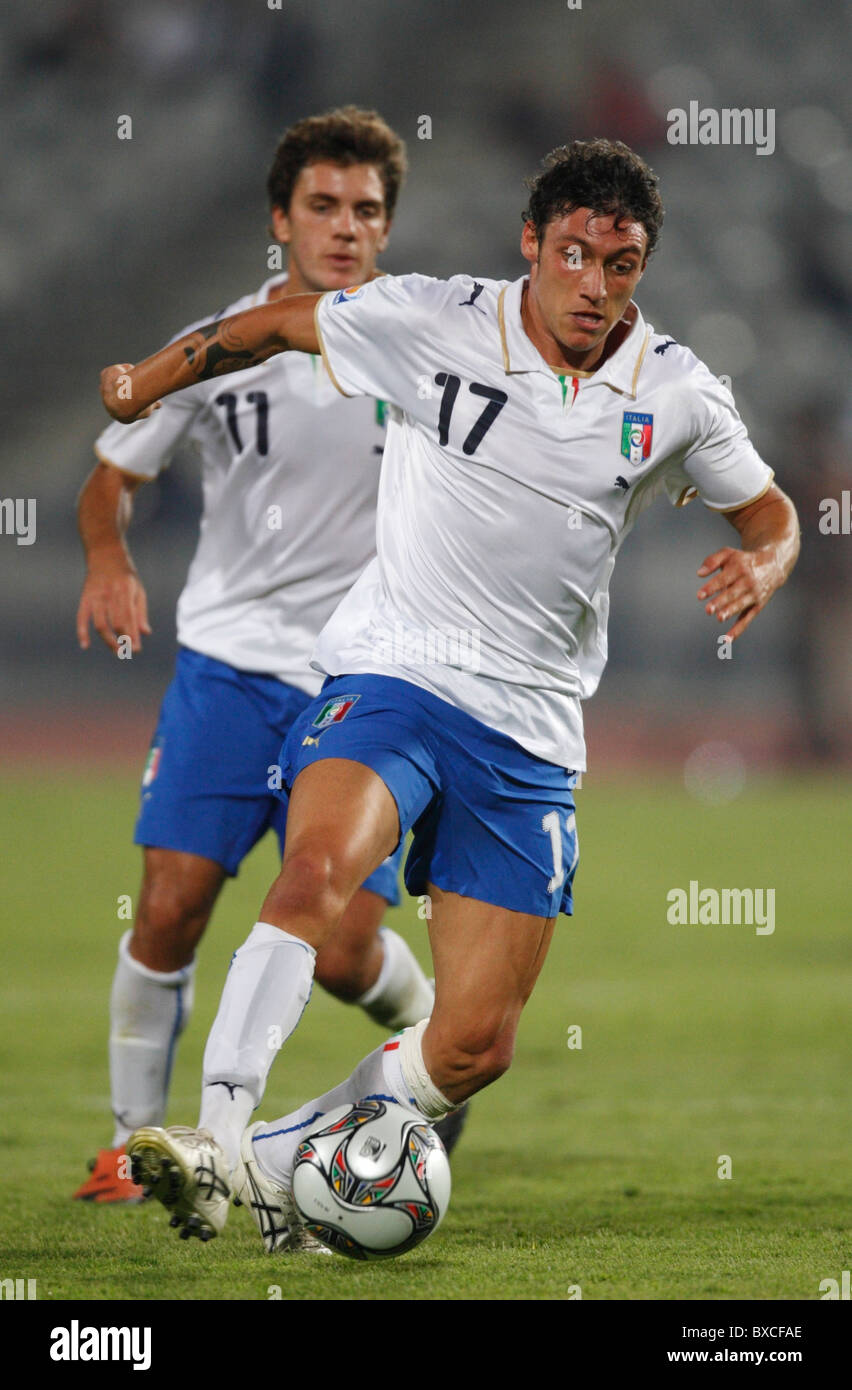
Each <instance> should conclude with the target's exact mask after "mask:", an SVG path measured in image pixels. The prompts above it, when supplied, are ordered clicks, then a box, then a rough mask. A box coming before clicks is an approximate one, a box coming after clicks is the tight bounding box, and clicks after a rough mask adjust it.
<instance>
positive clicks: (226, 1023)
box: [198, 922, 316, 1168]
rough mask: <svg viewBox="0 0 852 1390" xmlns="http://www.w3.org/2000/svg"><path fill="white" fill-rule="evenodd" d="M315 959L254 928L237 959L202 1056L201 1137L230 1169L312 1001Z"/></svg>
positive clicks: (277, 934) (281, 936) (275, 932)
mask: <svg viewBox="0 0 852 1390" xmlns="http://www.w3.org/2000/svg"><path fill="white" fill-rule="evenodd" d="M315 958H316V952H315V951H314V949H313V947H312V946H309V945H308V943H307V942H306V941H301V940H300V939H299V938H298V937H296V936H291V935H290V933H289V932H286V931H281V930H280V929H279V928H278V927H273V926H270V924H269V923H268V922H256V923H255V925H254V927H253V928H252V930H251V932H250V933H249V936H248V939H247V940H246V941H245V943H244V944H243V945H242V946H241V947H240V949H239V950H238V951H235V953H234V956H233V959H232V961H231V968H230V970H229V971H228V977H227V979H226V980H225V988H224V990H223V991H222V999H221V1001H220V1004H219V1012H218V1013H217V1015H216V1019H215V1022H214V1024H213V1027H212V1028H211V1030H210V1036H209V1038H208V1039H207V1046H206V1048H205V1050H204V1072H203V1085H202V1092H201V1114H200V1116H199V1120H198V1127H199V1129H206V1130H209V1131H210V1133H211V1134H212V1135H213V1137H214V1138H215V1139H217V1140H218V1141H219V1143H220V1144H221V1145H222V1148H223V1149H224V1150H225V1154H226V1156H227V1159H228V1162H229V1163H230V1165H231V1167H232V1168H233V1167H234V1166H235V1165H236V1163H237V1160H238V1158H239V1152H240V1139H241V1138H242V1134H243V1130H244V1129H245V1127H246V1125H247V1124H248V1122H249V1117H250V1115H251V1112H252V1111H253V1110H254V1108H255V1106H256V1105H258V1104H259V1102H260V1099H261V1096H262V1095H263V1092H264V1088H265V1086H266V1078H267V1077H268V1075H269V1069H270V1067H271V1066H272V1063H273V1060H274V1058H275V1056H276V1054H277V1052H278V1051H279V1049H280V1048H281V1046H282V1045H283V1044H284V1043H285V1042H286V1041H287V1039H288V1038H289V1036H290V1034H291V1033H292V1032H293V1029H294V1028H295V1027H296V1025H297V1023H298V1022H299V1019H300V1018H301V1017H302V1013H303V1011H304V1009H305V1005H306V1004H307V1002H308V1000H309V999H310V996H311V985H312V983H313V978H314V960H315Z"/></svg>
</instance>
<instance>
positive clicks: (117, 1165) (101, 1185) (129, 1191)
mask: <svg viewBox="0 0 852 1390" xmlns="http://www.w3.org/2000/svg"><path fill="white" fill-rule="evenodd" d="M129 1168H130V1164H129V1162H128V1159H127V1153H126V1151H125V1148H124V1145H123V1144H120V1145H119V1146H118V1148H117V1149H99V1150H98V1156H97V1158H93V1159H92V1160H91V1162H90V1163H89V1174H90V1176H89V1177H88V1178H87V1179H86V1181H85V1182H84V1183H83V1184H82V1185H81V1186H80V1187H78V1188H77V1191H76V1192H75V1193H74V1197H73V1199H72V1200H73V1201H77V1202H98V1203H102V1202H103V1203H106V1202H128V1203H130V1202H141V1201H142V1200H143V1197H144V1193H143V1191H142V1188H141V1187H139V1186H138V1185H137V1184H136V1183H135V1182H133V1181H132V1179H131V1177H130V1174H129Z"/></svg>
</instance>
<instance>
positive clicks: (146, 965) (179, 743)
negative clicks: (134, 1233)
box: [75, 108, 432, 1202]
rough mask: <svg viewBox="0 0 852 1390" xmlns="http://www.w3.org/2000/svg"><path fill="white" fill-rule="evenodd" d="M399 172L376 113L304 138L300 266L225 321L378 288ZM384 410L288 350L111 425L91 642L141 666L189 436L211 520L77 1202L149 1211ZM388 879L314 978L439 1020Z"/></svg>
mask: <svg viewBox="0 0 852 1390" xmlns="http://www.w3.org/2000/svg"><path fill="white" fill-rule="evenodd" d="M404 174H405V150H404V146H403V143H402V141H401V140H400V139H399V138H398V137H397V136H396V135H395V134H394V132H393V131H392V130H390V129H389V127H388V126H387V125H386V124H385V123H384V121H382V120H381V118H380V117H379V116H378V115H376V114H375V113H374V112H370V111H362V110H358V109H356V108H346V109H345V110H342V111H334V112H331V113H330V114H326V115H323V116H317V117H312V118H309V119H307V120H304V121H301V122H299V123H298V124H297V125H294V126H293V127H292V128H291V129H290V130H288V131H287V132H286V133H285V135H284V137H283V139H282V140H281V142H280V143H279V146H278V149H277V151H276V154H275V158H274V161H273V164H272V168H271V171H270V174H269V180H268V189H269V199H270V204H271V218H272V228H273V231H274V234H275V237H276V240H277V241H278V242H280V243H283V244H285V245H286V246H287V247H288V257H289V268H288V273H287V274H284V275H281V274H279V275H277V276H273V277H272V278H271V279H269V280H267V282H266V283H265V284H264V285H262V286H261V288H260V289H259V290H258V291H257V292H256V293H254V294H251V295H246V296H245V298H243V299H241V300H238V301H237V303H236V304H234V305H232V306H231V308H230V309H229V310H227V311H224V312H227V313H233V312H239V311H240V310H242V309H246V308H248V307H249V306H250V305H253V304H267V305H268V304H273V303H284V302H285V301H287V300H289V299H290V298H292V297H293V296H294V295H300V294H303V293H304V292H305V291H322V290H336V289H340V288H342V287H343V286H345V285H348V284H350V283H351V282H352V281H353V280H356V281H361V280H369V279H370V277H371V276H372V275H373V273H374V270H375V264H376V257H377V255H378V254H379V253H380V252H381V251H382V250H383V249H384V247H385V245H386V243H387V238H388V230H389V226H390V221H391V218H392V216H393V213H394V207H395V204H396V200H397V194H398V192H399V189H400V186H401V183H402V180H403V177H404ZM383 414H384V406H383V405H382V404H381V403H380V402H377V401H375V400H371V399H364V400H360V401H351V402H346V401H344V400H343V399H342V398H341V396H340V394H339V392H338V391H337V390H336V389H335V387H334V386H333V384H332V383H331V381H330V379H329V377H328V375H327V373H326V371H325V369H324V367H323V364H322V361H321V358H320V357H319V356H318V355H314V356H313V357H305V356H302V355H296V354H290V356H289V357H276V358H275V359H274V360H272V361H269V362H267V363H266V364H264V365H263V366H256V367H250V368H249V369H248V370H246V371H244V372H241V373H240V374H239V375H237V376H235V377H234V378H233V379H232V380H230V381H229V382H227V383H220V382H216V381H206V382H199V384H198V385H196V386H195V387H194V388H193V389H192V390H190V391H187V392H186V393H184V394H183V395H181V396H176V397H174V398H173V399H172V400H170V401H168V402H166V404H165V405H164V406H163V408H162V409H161V410H158V411H156V412H154V413H153V414H152V415H151V416H150V417H149V418H147V419H144V420H142V421H140V422H139V423H138V424H135V425H133V426H132V428H131V429H124V428H123V427H122V426H121V425H112V426H110V427H109V428H108V429H106V430H105V431H104V433H103V434H102V435H101V436H100V438H99V440H98V442H97V447H96V452H97V455H98V458H99V459H100V462H99V464H98V465H97V467H96V468H95V470H94V472H93V473H92V474H91V476H90V478H89V479H88V482H87V483H86V485H85V487H84V489H83V492H82V495H81V497H80V502H79V519H80V532H81V535H82V539H83V544H84V547H85V551H86V560H87V565H88V573H87V576H86V581H85V585H84V588H83V594H82V599H81V602H80V608H79V614H78V631H79V640H80V644H81V646H83V647H84V648H85V647H87V646H88V644H89V635H88V629H89V623H90V621H92V622H93V623H94V626H95V628H96V630H97V631H98V632H99V633H100V635H101V636H102V638H103V640H104V641H105V642H106V643H107V645H108V646H109V647H111V648H112V649H113V650H115V649H116V648H117V644H118V640H119V637H120V635H122V634H126V636H127V637H129V638H130V639H131V641H132V649H133V650H134V651H138V650H139V648H140V645H141V638H142V636H143V635H144V634H147V633H148V632H150V628H149V626H148V620H147V611H146V599H145V592H144V589H143V587H142V585H141V583H140V580H139V578H138V575H137V573H136V569H135V567H134V565H133V561H132V560H131V558H130V555H129V552H128V550H127V546H126V543H125V531H126V528H127V525H128V522H129V519H130V510H131V498H132V496H133V493H134V491H135V490H136V488H137V487H138V486H139V485H140V484H141V483H142V482H144V481H148V480H150V479H152V478H154V477H156V476H157V474H158V473H159V472H160V471H161V469H163V468H164V467H166V465H167V464H168V463H169V461H170V459H171V457H172V455H173V454H174V452H175V450H176V449H177V448H178V447H179V446H180V445H181V444H184V443H186V442H190V441H191V442H192V443H193V444H194V445H195V446H196V448H197V450H198V452H199V454H200V458H201V464H202V469H203V481H204V511H203V516H202V520H201V538H200V541H199V544H198V549H197V551H196V554H195V558H194V560H193V563H192V567H191V569H190V573H189V578H188V581H187V584H186V586H185V588H184V590H183V593H182V595H181V598H180V602H179V606H178V639H179V642H180V652H179V655H178V660H177V673H176V675H175V679H174V681H173V682H172V685H171V686H170V688H169V690H168V692H167V694H166V697H165V700H164V702H163V707H162V712H161V717H160V722H159V725H158V727H157V730H156V733H155V735H154V740H153V743H152V746H151V752H150V755H149V758H148V764H147V768H146V771H145V775H144V778H143V786H142V806H141V813H140V816H139V820H138V822H137V826H136V834H135V841H136V843H137V844H139V845H141V846H143V856H144V876H143V880H142V889H141V894H140V900H139V907H138V912H137V914H136V920H135V923H134V926H133V929H132V931H130V932H128V933H127V934H126V935H125V936H124V937H123V939H122V941H121V943H120V947H119V959H118V966H117V969H116V973H115V980H114V984H113V989H112V1000H111V1036H110V1071H111V1087H112V1107H113V1113H114V1118H115V1131H114V1135H113V1139H112V1147H111V1148H108V1149H103V1150H101V1151H100V1153H99V1154H98V1158H97V1160H96V1162H95V1165H94V1169H93V1171H92V1174H91V1177H90V1178H89V1180H88V1181H87V1182H85V1183H84V1184H83V1186H82V1187H81V1188H80V1189H79V1191H78V1192H77V1193H76V1194H75V1195H76V1196H77V1197H80V1198H83V1199H91V1200H94V1201H97V1202H109V1201H122V1200H128V1199H133V1198H138V1196H139V1188H138V1187H137V1186H136V1185H135V1184H133V1183H132V1182H131V1180H130V1178H129V1176H124V1167H125V1165H124V1164H122V1163H121V1160H122V1157H123V1154H124V1144H125V1141H126V1139H127V1136H128V1135H129V1134H130V1133H131V1131H132V1130H134V1129H137V1128H139V1126H141V1125H159V1124H161V1123H162V1121H163V1117H164V1115H165V1108H166V1100H167V1095H168V1088H169V1074H170V1070H171V1065H172V1061H173V1059H174V1052H175V1045H176V1043H177V1039H178V1037H179V1036H180V1033H181V1032H182V1030H183V1029H184V1028H185V1027H186V1024H187V1022H188V1020H189V1015H190V1010H191V1006H192V977H193V971H194V969H195V951H196V948H197V946H198V942H199V940H200V938H201V936H202V934H203V932H204V929H205V927H206V925H207V922H208V920H209V917H210V914H211V912H212V909H213V906H214V903H215V901H216V899H217V897H218V894H219V892H220V890H221V888H222V885H223V883H224V881H225V879H226V877H228V876H233V875H235V874H236V873H237V870H238V868H239V865H240V862H241V861H242V859H243V858H244V857H245V856H246V854H248V852H249V850H250V849H251V848H252V846H253V845H254V844H255V843H256V842H257V841H258V840H259V839H260V837H261V836H262V835H263V834H264V833H265V832H266V830H267V829H269V828H270V827H272V828H274V829H275V831H276V832H277V834H278V836H279V839H280V841H281V844H282V849H283V842H284V822H285V817H286V805H285V803H284V802H283V801H282V799H281V798H280V797H279V796H277V795H276V793H275V790H274V786H275V781H276V767H275V765H276V764H277V761H278V752H279V749H280V747H281V743H282V741H283V739H284V736H285V734H286V733H287V731H288V729H289V728H290V726H291V724H292V723H293V721H294V719H295V718H296V717H297V715H298V714H299V713H300V712H301V711H302V710H303V709H304V708H305V707H306V706H307V705H308V704H309V703H310V701H311V698H312V697H313V696H314V695H315V694H316V693H317V691H318V690H319V687H320V677H319V676H318V675H317V674H316V673H315V672H314V671H312V670H311V669H310V666H309V658H310V654H311V649H312V647H313V643H314V641H315V639H316V636H317V633H318V632H319V631H320V628H321V627H322V626H323V624H324V623H325V621H326V619H327V618H328V617H329V616H330V614H331V613H332V611H333V610H334V608H335V607H336V605H337V603H338V602H339V600H340V599H341V598H342V597H343V595H344V594H345V593H346V591H347V590H348V589H349V588H350V587H351V585H352V583H353V582H354V581H355V579H356V578H357V577H358V575H359V574H360V572H361V571H362V569H363V568H364V566H365V565H366V564H367V562H368V561H369V560H370V559H371V558H372V556H373V555H374V554H375V516H376V495H377V490H378V479H379V467H380V461H381V452H382V447H383V443H384V430H383V424H382V421H383ZM341 476H343V477H345V479H346V486H345V487H341V486H340V478H341ZM397 868H398V856H397V857H395V858H394V857H392V858H388V859H387V860H386V861H385V862H383V863H381V864H376V865H374V866H373V869H371V871H370V873H369V874H366V875H365V876H364V877H365V881H364V884H363V886H361V887H360V888H359V889H358V891H356V892H355V893H354V895H353V896H352V899H351V901H350V903H349V904H348V905H347V910H346V914H345V917H344V920H343V923H342V926H341V930H340V932H339V933H338V934H337V935H336V937H335V940H334V941H329V942H328V943H327V946H326V947H324V948H323V950H322V951H320V953H319V956H318V958H317V968H316V975H317V978H318V979H319V980H320V982H321V983H322V984H323V985H324V986H325V987H326V988H327V989H328V990H330V991H331V992H332V993H333V994H335V995H336V996H337V997H338V998H341V999H345V1000H357V1001H358V1002H359V1003H360V1004H361V1005H362V1006H363V1007H364V1009H365V1010H366V1011H367V1013H368V1014H370V1016H371V1017H373V1018H374V1019H376V1020H377V1021H378V1022H380V1023H382V1024H384V1025H387V1026H389V1027H392V1028H397V1027H401V1026H403V1025H404V1024H406V1023H416V1022H417V1021H418V1019H420V1018H422V1017H424V1016H425V1015H426V1014H428V1012H429V1010H430V1009H431V1005H432V991H431V985H430V984H429V983H428V981H427V980H426V979H425V977H424V976H423V973H422V971H421V969H420V967H419V965H418V964H417V962H416V961H415V959H414V957H413V955H412V953H411V951H410V950H409V948H408V946H407V944H406V943H405V942H404V941H403V940H402V939H401V938H400V937H399V936H398V935H396V933H394V932H393V931H391V930H389V929H387V928H385V929H383V930H382V931H381V933H379V932H378V928H379V927H380V924H381V921H382V917H383V914H384V912H385V909H386V905H387V904H388V903H395V902H397V901H398V889H397ZM276 934H277V933H276ZM304 997H305V999H307V992H306V994H305V996H304ZM235 1041H236V1042H237V1045H239V1040H238V1039H236V1040H235ZM213 1062H214V1075H213V1076H212V1077H211V1082H212V1083H215V1082H216V1076H215V1058H214V1059H213ZM208 1103H209V1104H210V1105H211V1106H212V1107H213V1109H214V1111H218V1110H219V1109H221V1108H224V1109H225V1110H227V1107H228V1105H229V1104H230V1092H229V1088H228V1086H226V1085H217V1084H213V1085H212V1088H211V1091H210V1094H209V1102H208Z"/></svg>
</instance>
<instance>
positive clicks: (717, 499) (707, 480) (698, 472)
mask: <svg viewBox="0 0 852 1390" xmlns="http://www.w3.org/2000/svg"><path fill="white" fill-rule="evenodd" d="M689 389H690V391H691V392H692V393H693V402H694V404H693V409H692V412H691V417H690V427H689V428H690V438H689V440H688V442H687V448H686V452H685V454H684V455H683V456H682V458H681V460H680V462H679V464H678V465H677V466H676V467H674V468H672V469H671V470H669V472H668V475H667V477H666V489H667V491H668V494H669V498H670V500H671V501H672V502H674V503H675V504H676V505H678V506H682V505H683V503H684V502H686V501H689V499H690V497H694V496H698V497H700V498H701V500H702V502H704V504H705V505H706V506H707V507H709V508H710V509H711V510H712V511H715V512H728V511H736V510H738V509H739V508H740V507H745V506H747V505H748V503H749V502H754V501H756V500H757V498H758V497H760V496H762V494H763V493H764V492H766V490H767V488H768V487H769V485H770V483H771V482H772V479H773V477H774V474H773V471H772V469H771V468H770V467H769V466H768V464H766V463H764V461H763V459H762V458H761V457H760V455H759V454H758V452H757V450H756V449H755V447H754V445H753V444H752V442H751V440H750V439H749V437H748V433H747V431H746V427H745V425H744V424H743V422H742V420H741V419H740V417H739V415H738V414H737V409H736V406H735V405H734V398H733V396H732V395H731V393H730V391H729V390H728V389H727V387H726V386H723V384H722V382H721V381H719V380H718V379H717V378H716V377H715V376H713V374H712V372H711V371H710V370H709V368H707V367H705V366H704V363H703V362H698V361H697V360H696V364H695V368H694V370H693V372H692V373H691V376H690V382H689Z"/></svg>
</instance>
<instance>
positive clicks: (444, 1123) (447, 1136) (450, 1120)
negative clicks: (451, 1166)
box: [432, 1100, 470, 1156]
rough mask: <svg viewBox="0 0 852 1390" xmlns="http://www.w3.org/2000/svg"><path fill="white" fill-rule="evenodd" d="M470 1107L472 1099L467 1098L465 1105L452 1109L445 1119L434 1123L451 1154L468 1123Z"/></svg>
mask: <svg viewBox="0 0 852 1390" xmlns="http://www.w3.org/2000/svg"><path fill="white" fill-rule="evenodd" d="M469 1109H470V1101H469V1100H466V1101H465V1103H464V1105H460V1106H459V1108H458V1110H451V1111H450V1113H449V1115H445V1116H444V1118H443V1120H439V1121H438V1123H437V1124H436V1125H433V1126H432V1128H433V1129H434V1131H435V1133H436V1134H437V1136H438V1138H439V1139H440V1141H441V1143H442V1144H443V1146H444V1148H445V1149H446V1151H447V1155H448V1156H449V1155H450V1154H451V1153H452V1151H453V1149H454V1148H455V1147H456V1144H457V1143H458V1142H459V1140H460V1139H461V1133H462V1130H463V1129H464V1127H465V1125H466V1124H467V1114H468V1111H469Z"/></svg>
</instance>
